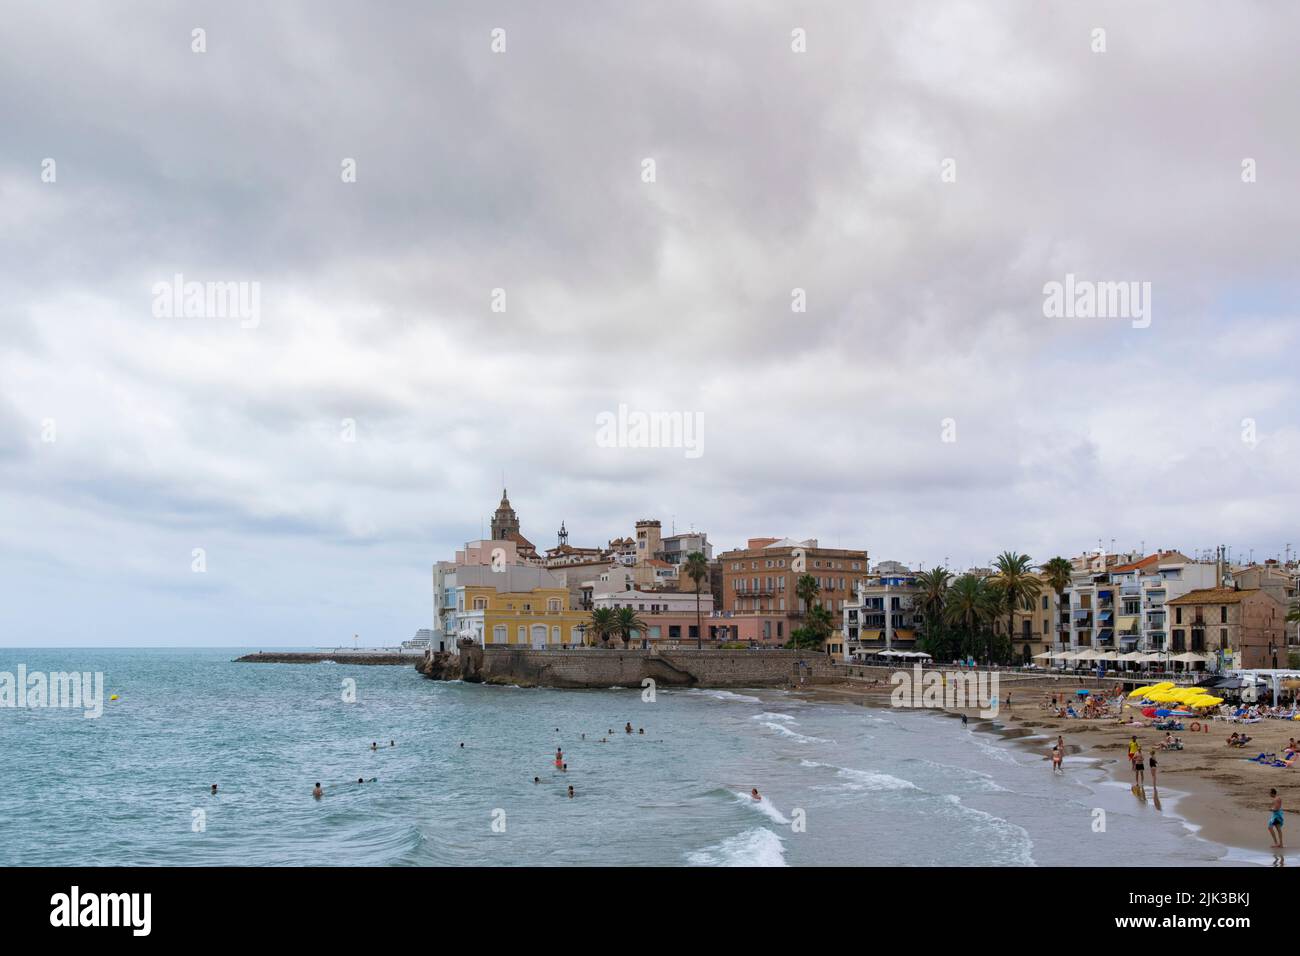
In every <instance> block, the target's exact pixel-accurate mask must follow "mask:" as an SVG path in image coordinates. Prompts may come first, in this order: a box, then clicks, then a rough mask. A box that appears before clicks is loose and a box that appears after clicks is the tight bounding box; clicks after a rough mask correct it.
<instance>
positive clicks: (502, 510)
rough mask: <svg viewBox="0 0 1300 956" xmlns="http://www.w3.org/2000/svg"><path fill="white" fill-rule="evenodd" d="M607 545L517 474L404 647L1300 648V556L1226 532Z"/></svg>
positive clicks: (679, 537) (1294, 659) (1165, 663)
mask: <svg viewBox="0 0 1300 956" xmlns="http://www.w3.org/2000/svg"><path fill="white" fill-rule="evenodd" d="M631 531H632V533H631V534H629V535H628V536H626V537H615V538H613V539H611V540H609V541H608V542H607V543H606V544H604V545H581V544H571V543H570V541H569V531H568V529H567V527H566V525H565V524H564V523H563V522H561V524H560V527H559V530H558V532H557V533H556V543H555V544H554V546H552V547H550V548H545V549H539V547H538V546H537V545H535V544H534V543H533V542H532V541H531V540H530V539H529V538H528V537H526V536H525V535H524V534H523V531H522V529H521V521H520V517H519V515H518V513H517V512H516V511H515V509H514V507H513V506H512V505H511V503H510V499H509V496H508V493H507V491H506V490H504V489H503V490H502V494H501V500H500V502H499V504H498V505H497V508H496V511H495V512H494V513H493V515H492V518H491V535H490V537H488V538H484V539H480V540H474V541H468V542H466V543H465V546H464V547H463V548H462V549H458V550H457V551H456V552H455V555H454V556H453V557H452V559H450V560H444V561H439V562H437V563H436V564H435V565H434V567H433V581H432V596H433V602H432V603H433V619H432V626H431V627H428V628H422V629H421V630H420V631H419V632H418V633H417V634H416V637H415V639H414V640H413V641H410V642H408V647H410V648H411V649H417V650H423V651H427V652H429V653H438V654H449V655H456V654H458V653H459V651H460V649H461V648H462V647H469V646H476V647H479V648H485V649H491V648H530V649H533V650H570V649H577V648H585V647H624V648H629V647H635V648H640V649H651V648H664V649H676V648H690V647H694V648H699V649H704V648H714V649H749V648H757V649H762V648H788V649H797V650H801V651H804V652H807V653H809V654H818V655H824V656H825V658H826V659H828V660H830V661H833V662H837V663H842V664H852V663H867V662H874V663H884V662H888V661H890V659H897V660H901V661H905V660H908V659H917V660H923V659H926V658H929V659H933V660H936V661H942V662H947V661H966V662H970V663H972V664H986V665H987V664H992V665H1001V666H1007V665H1015V666H1019V667H1025V668H1028V669H1034V668H1044V669H1047V668H1068V669H1071V670H1076V669H1083V670H1088V671H1093V672H1097V673H1098V674H1102V673H1105V672H1106V671H1108V670H1116V671H1118V670H1125V671H1127V670H1138V669H1141V670H1151V669H1155V670H1159V671H1182V672H1188V674H1190V673H1191V672H1197V671H1209V672H1214V673H1220V672H1226V671H1234V670H1242V669H1274V670H1276V669H1279V668H1282V669H1285V668H1289V667H1296V666H1300V640H1298V639H1297V634H1296V627H1297V622H1300V609H1298V608H1300V602H1298V600H1297V593H1298V589H1300V560H1297V557H1296V555H1294V554H1293V553H1292V552H1291V550H1290V547H1289V546H1287V548H1286V549H1285V551H1284V552H1283V554H1282V555H1280V556H1279V557H1277V558H1267V559H1265V560H1263V561H1260V562H1256V561H1254V560H1249V561H1246V562H1242V561H1240V560H1236V561H1234V560H1233V559H1232V556H1231V555H1230V553H1229V552H1228V550H1227V549H1226V548H1224V547H1221V546H1220V547H1216V548H1214V549H1211V550H1208V551H1195V550H1193V551H1191V552H1190V553H1188V552H1184V551H1180V550H1177V549H1165V548H1161V549H1155V550H1151V551H1130V552H1117V551H1114V550H1113V549H1112V550H1106V549H1104V548H1098V549H1096V550H1095V551H1088V552H1084V553H1082V554H1079V555H1077V556H1074V557H1071V558H1065V557H1060V556H1054V557H1047V558H1046V559H1039V560H1035V559H1034V558H1031V557H1030V556H1028V555H1023V554H1019V553H1017V552H1015V551H1005V552H1003V553H1002V554H1000V555H998V557H996V558H995V559H994V560H993V561H992V562H991V564H990V566H989V567H977V568H970V569H967V570H965V571H955V570H952V569H948V568H944V567H935V568H930V569H925V568H912V567H908V566H907V565H905V564H902V563H900V562H898V561H892V560H875V561H873V560H872V558H871V556H870V554H869V551H868V549H867V548H866V547H865V546H864V547H860V548H827V547H823V546H821V545H820V543H819V542H818V540H817V539H816V538H809V539H799V540H796V539H791V538H777V537H753V538H749V539H748V540H747V541H746V542H745V544H744V546H743V547H736V548H732V549H730V550H726V551H721V552H719V553H717V554H715V553H714V546H713V544H712V543H711V542H710V540H709V537H708V534H707V533H706V532H704V531H700V530H695V529H691V530H688V531H681V532H679V531H677V530H676V529H670V530H669V532H668V533H667V534H665V533H664V529H663V526H662V523H661V522H660V521H659V520H657V519H653V518H645V519H640V520H636V521H635V522H634V523H632V524H631Z"/></svg>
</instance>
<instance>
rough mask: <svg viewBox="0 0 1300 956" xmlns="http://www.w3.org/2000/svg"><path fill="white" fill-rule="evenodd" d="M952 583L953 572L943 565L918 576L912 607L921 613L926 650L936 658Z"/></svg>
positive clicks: (922, 572)
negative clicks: (944, 609)
mask: <svg viewBox="0 0 1300 956" xmlns="http://www.w3.org/2000/svg"><path fill="white" fill-rule="evenodd" d="M951 581H952V572H951V571H949V570H948V569H947V568H945V567H943V566H942V565H940V566H939V567H937V568H935V569H934V570H933V571H921V572H920V573H918V574H917V576H916V595H915V596H914V597H913V598H912V607H913V608H915V609H916V610H918V611H920V612H921V621H922V622H923V626H924V628H925V644H926V650H927V651H929V652H930V653H931V654H932V655H934V656H936V657H937V656H938V651H939V650H940V647H939V644H940V641H941V635H942V632H943V608H944V604H945V603H946V602H947V600H948V587H949V583H950V582H951Z"/></svg>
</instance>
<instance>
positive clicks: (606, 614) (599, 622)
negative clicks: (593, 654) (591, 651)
mask: <svg viewBox="0 0 1300 956" xmlns="http://www.w3.org/2000/svg"><path fill="white" fill-rule="evenodd" d="M615 627H616V624H615V621H614V609H613V608H611V607H598V608H596V609H595V610H593V611H592V612H591V624H590V626H589V627H588V628H587V631H588V633H590V634H591V641H592V643H593V644H594V643H595V642H596V641H600V643H602V644H604V643H605V642H606V641H608V640H609V639H610V638H611V637H613V636H614V634H615Z"/></svg>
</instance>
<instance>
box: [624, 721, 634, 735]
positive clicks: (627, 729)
mask: <svg viewBox="0 0 1300 956" xmlns="http://www.w3.org/2000/svg"><path fill="white" fill-rule="evenodd" d="M623 731H624V733H629V734H630V733H631V732H632V721H630V720H629V721H628V722H627V726H626V727H624V728H623Z"/></svg>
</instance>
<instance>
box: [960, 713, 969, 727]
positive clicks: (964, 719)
mask: <svg viewBox="0 0 1300 956" xmlns="http://www.w3.org/2000/svg"><path fill="white" fill-rule="evenodd" d="M968 721H969V718H968V717H967V716H966V712H965V711H962V714H961V725H962V726H963V727H965V726H966V724H967V722H968Z"/></svg>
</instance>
